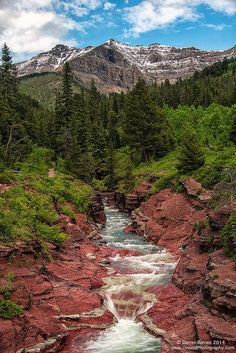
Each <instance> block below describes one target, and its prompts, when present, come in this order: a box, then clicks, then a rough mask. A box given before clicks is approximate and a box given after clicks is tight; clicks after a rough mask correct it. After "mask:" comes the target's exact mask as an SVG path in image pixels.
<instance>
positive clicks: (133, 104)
mask: <svg viewBox="0 0 236 353" xmlns="http://www.w3.org/2000/svg"><path fill="white" fill-rule="evenodd" d="M167 125H168V122H167V121H166V119H165V116H164V115H163V114H161V113H160V111H159V110H158V108H157V106H156V105H155V103H154V102H153V101H152V99H151V96H150V94H149V90H148V87H147V85H146V83H145V81H143V80H140V81H139V82H138V84H137V85H136V87H135V88H134V89H133V91H132V92H131V93H129V94H128V96H127V103H126V118H125V124H124V133H125V140H126V143H127V145H129V146H130V147H131V150H132V152H133V155H134V158H135V159H136V160H137V161H138V162H139V161H146V162H149V161H150V160H151V159H152V158H154V157H157V156H159V155H163V153H162V152H161V151H163V141H164V140H166V141H165V142H166V143H167V141H168V140H169V138H166V139H165V138H164V136H165V135H166V134H169V129H168V128H167ZM166 137H167V136H166ZM170 147H171V146H170V145H168V144H167V145H166V148H165V149H166V151H168V150H169V149H170Z"/></svg>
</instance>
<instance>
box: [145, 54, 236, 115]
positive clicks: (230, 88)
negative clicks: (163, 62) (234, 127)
mask: <svg viewBox="0 0 236 353" xmlns="http://www.w3.org/2000/svg"><path fill="white" fill-rule="evenodd" d="M235 67H236V59H229V60H227V59H226V60H224V61H223V62H217V63H215V64H213V65H212V66H210V67H206V68H205V69H204V70H203V71H201V72H196V73H195V74H194V76H193V77H191V78H189V79H186V80H182V79H181V78H180V79H179V80H177V82H176V83H175V84H174V85H171V84H170V82H169V81H168V80H166V82H165V83H162V84H161V86H157V85H154V86H152V87H151V88H150V92H151V95H152V97H153V99H154V101H155V102H156V103H157V104H158V105H160V106H164V105H169V106H171V107H173V108H177V107H178V106H179V105H188V106H191V105H194V106H195V107H198V106H202V107H204V108H206V107H208V106H209V105H210V104H212V103H213V102H216V103H219V104H222V105H225V106H230V105H232V104H235V103H236V70H235Z"/></svg>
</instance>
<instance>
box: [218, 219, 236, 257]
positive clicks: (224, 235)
mask: <svg viewBox="0 0 236 353" xmlns="http://www.w3.org/2000/svg"><path fill="white" fill-rule="evenodd" d="M235 237H236V216H231V217H230V219H229V220H228V222H227V223H226V225H225V226H224V228H223V230H222V231H221V240H222V243H223V247H224V250H225V254H226V255H228V256H231V257H234V258H236V249H235V247H233V240H234V238H235Z"/></svg>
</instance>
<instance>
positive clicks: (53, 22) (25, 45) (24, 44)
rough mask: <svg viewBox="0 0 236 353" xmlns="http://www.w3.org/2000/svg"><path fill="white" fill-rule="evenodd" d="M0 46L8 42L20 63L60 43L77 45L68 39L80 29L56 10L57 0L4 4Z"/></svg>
mask: <svg viewBox="0 0 236 353" xmlns="http://www.w3.org/2000/svg"><path fill="white" fill-rule="evenodd" d="M0 5H1V9H0V45H1V46H2V44H3V43H4V42H7V44H8V45H9V46H10V48H11V49H12V51H14V52H15V53H16V57H17V59H20V58H22V57H24V56H26V55H28V56H29V55H32V54H34V53H36V52H39V51H46V50H48V49H50V48H52V47H53V46H55V45H56V44H58V43H64V44H68V45H75V41H74V40H73V39H71V40H70V39H66V38H67V34H68V32H69V31H70V30H73V29H80V28H79V25H78V24H77V23H76V22H75V21H73V20H71V19H70V18H68V17H66V16H65V15H63V14H58V13H56V12H55V11H54V10H53V0H20V1H11V0H10V1H9V0H8V1H4V0H0Z"/></svg>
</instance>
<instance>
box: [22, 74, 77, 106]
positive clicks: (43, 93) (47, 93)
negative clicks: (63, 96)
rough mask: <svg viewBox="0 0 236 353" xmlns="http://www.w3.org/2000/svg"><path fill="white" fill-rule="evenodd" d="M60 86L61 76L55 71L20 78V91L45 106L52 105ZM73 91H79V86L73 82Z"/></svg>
mask: <svg viewBox="0 0 236 353" xmlns="http://www.w3.org/2000/svg"><path fill="white" fill-rule="evenodd" d="M61 87H62V76H61V75H60V74H56V73H46V74H40V75H33V76H29V77H25V78H22V79H21V80H20V91H21V92H22V93H24V94H26V95H29V96H30V97H31V98H34V99H36V100H38V101H39V102H40V103H41V104H43V105H46V106H52V105H54V103H55V97H56V94H57V92H59V91H60V90H61ZM73 91H74V92H75V93H77V92H80V87H79V86H78V85H76V84H74V85H73Z"/></svg>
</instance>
